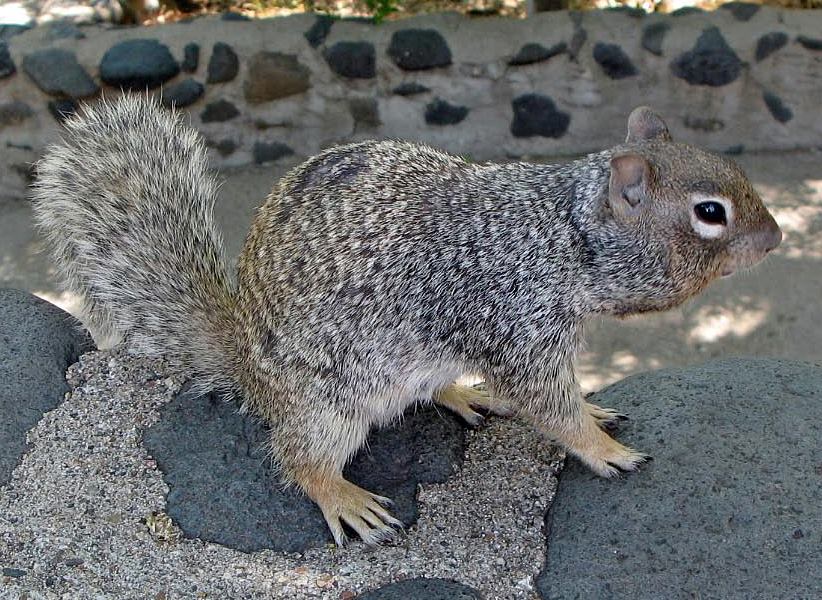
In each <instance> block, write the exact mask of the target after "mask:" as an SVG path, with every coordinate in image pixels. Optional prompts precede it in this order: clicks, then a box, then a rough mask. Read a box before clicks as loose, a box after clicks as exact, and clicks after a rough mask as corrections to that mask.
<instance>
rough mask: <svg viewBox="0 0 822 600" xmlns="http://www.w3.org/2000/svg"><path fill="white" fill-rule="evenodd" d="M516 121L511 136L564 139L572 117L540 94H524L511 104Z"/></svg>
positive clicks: (512, 125) (512, 123) (512, 126)
mask: <svg viewBox="0 0 822 600" xmlns="http://www.w3.org/2000/svg"><path fill="white" fill-rule="evenodd" d="M511 104H512V106H513V109H514V120H513V121H512V122H511V134H512V135H514V136H515V137H530V136H533V135H541V136H543V137H552V138H558V137H562V136H563V135H564V134H565V132H566V131H567V130H568V125H569V124H570V123H571V115H569V114H568V113H566V112H562V111H561V110H558V109H557V107H556V105H555V104H554V101H553V100H551V98H549V97H548V96H542V95H540V94H523V95H522V96H519V97H517V98H515V99H514V101H513V102H512V103H511Z"/></svg>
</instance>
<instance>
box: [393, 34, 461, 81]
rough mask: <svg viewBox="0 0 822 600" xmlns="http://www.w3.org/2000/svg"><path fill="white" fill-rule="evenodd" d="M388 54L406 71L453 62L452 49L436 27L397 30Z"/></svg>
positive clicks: (443, 65)
mask: <svg viewBox="0 0 822 600" xmlns="http://www.w3.org/2000/svg"><path fill="white" fill-rule="evenodd" d="M388 56H390V57H391V59H392V60H393V61H394V63H395V64H396V65H397V66H398V67H399V68H400V69H404V70H406V71H421V70H424V69H434V68H437V67H447V66H448V65H450V64H451V49H450V48H449V47H448V43H447V42H446V41H445V38H444V37H442V34H441V33H440V32H439V31H436V30H434V29H401V30H400V31H395V32H394V35H392V36H391V43H390V44H389V45H388Z"/></svg>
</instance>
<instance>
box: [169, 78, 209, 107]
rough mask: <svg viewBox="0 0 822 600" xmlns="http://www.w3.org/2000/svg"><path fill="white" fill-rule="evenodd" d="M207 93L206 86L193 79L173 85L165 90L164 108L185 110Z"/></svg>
mask: <svg viewBox="0 0 822 600" xmlns="http://www.w3.org/2000/svg"><path fill="white" fill-rule="evenodd" d="M204 92H205V86H204V85H203V84H202V83H200V82H199V81H195V80H194V79H192V78H191V77H187V78H186V79H183V80H182V81H178V82H176V83H172V84H171V85H169V86H166V87H165V88H163V106H166V107H168V108H170V107H172V106H176V107H177V108H183V107H184V106H190V105H192V104H194V103H195V102H197V100H199V99H200V98H201V97H202V95H203V93H204Z"/></svg>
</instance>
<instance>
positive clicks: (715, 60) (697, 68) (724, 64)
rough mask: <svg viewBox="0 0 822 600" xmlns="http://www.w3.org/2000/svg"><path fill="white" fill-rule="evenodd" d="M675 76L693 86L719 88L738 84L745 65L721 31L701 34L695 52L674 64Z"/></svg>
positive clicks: (672, 68) (707, 31)
mask: <svg viewBox="0 0 822 600" xmlns="http://www.w3.org/2000/svg"><path fill="white" fill-rule="evenodd" d="M671 72H672V73H673V74H674V75H676V76H677V77H679V78H680V79H684V80H685V81H687V82H688V83H690V84H691V85H708V86H712V87H719V86H723V85H727V84H729V83H731V82H732V81H735V80H736V78H737V77H739V74H740V73H741V72H742V61H741V60H739V57H738V56H737V55H736V52H734V51H733V50H732V49H731V47H730V46H729V45H728V43H727V42H726V41H725V38H724V37H722V33H720V31H719V29H718V28H717V27H709V28H707V29H705V30H704V31H703V32H702V34H700V36H699V39H697V41H696V45H694V47H693V49H691V50H688V51H687V52H685V53H683V54H682V55H680V56H679V57H678V58H676V59H675V60H674V61H673V62H672V63H671Z"/></svg>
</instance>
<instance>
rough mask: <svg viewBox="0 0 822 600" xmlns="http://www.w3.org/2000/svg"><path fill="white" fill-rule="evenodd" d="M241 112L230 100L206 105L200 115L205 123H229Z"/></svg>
mask: <svg viewBox="0 0 822 600" xmlns="http://www.w3.org/2000/svg"><path fill="white" fill-rule="evenodd" d="M239 114H240V111H239V110H237V107H236V106H234V105H233V104H232V103H231V102H229V101H228V100H216V101H214V102H210V103H208V104H206V106H205V109H203V112H202V113H201V114H200V118H201V119H202V121H203V123H214V122H222V121H229V120H231V119H233V118H234V117H236V116H238V115H239Z"/></svg>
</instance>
